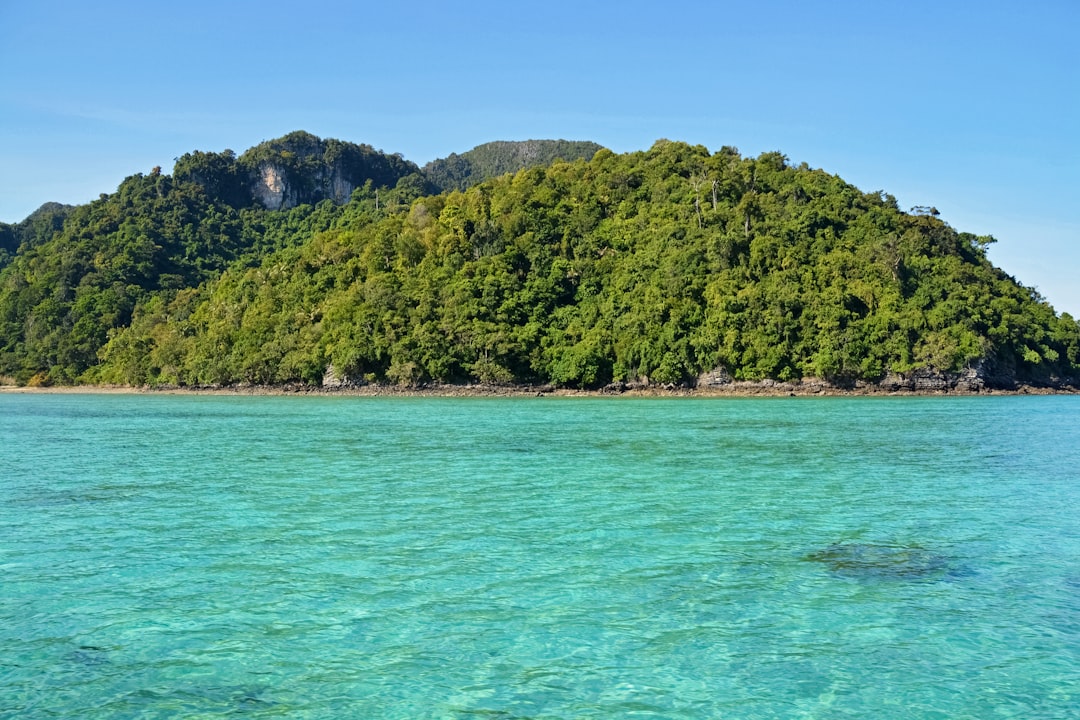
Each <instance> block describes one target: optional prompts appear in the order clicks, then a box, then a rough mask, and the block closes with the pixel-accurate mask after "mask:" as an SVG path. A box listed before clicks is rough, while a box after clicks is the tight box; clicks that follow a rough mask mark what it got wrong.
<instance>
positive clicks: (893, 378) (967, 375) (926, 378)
mask: <svg viewBox="0 0 1080 720" xmlns="http://www.w3.org/2000/svg"><path fill="white" fill-rule="evenodd" d="M879 385H880V386H881V388H882V389H884V390H893V391H896V390H911V391H915V392H948V391H949V390H959V391H961V392H979V391H981V390H984V389H985V388H986V386H987V383H986V378H985V376H984V375H983V371H982V368H981V366H976V367H970V368H966V369H964V370H963V371H961V372H958V373H956V372H944V371H942V370H935V369H933V368H919V369H918V370H912V371H911V372H909V373H889V374H888V375H886V376H885V378H884V379H883V380H882V381H881V382H880V383H879Z"/></svg>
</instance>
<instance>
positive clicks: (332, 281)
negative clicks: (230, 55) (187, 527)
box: [0, 133, 1080, 387]
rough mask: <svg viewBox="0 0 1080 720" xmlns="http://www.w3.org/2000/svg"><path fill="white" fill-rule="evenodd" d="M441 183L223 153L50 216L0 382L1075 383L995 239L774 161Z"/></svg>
mask: <svg viewBox="0 0 1080 720" xmlns="http://www.w3.org/2000/svg"><path fill="white" fill-rule="evenodd" d="M275 168H276V169H275ZM275 178H276V179H277V180H275ZM278 181H280V182H278ZM435 185H436V183H435V182H433V181H432V180H430V179H429V178H428V177H426V176H425V175H424V172H423V171H422V170H420V169H419V168H417V166H416V165H415V164H413V163H410V162H408V161H407V160H405V159H404V158H401V157H400V156H396V155H385V154H383V153H380V152H378V151H375V150H373V149H371V148H370V147H368V146H355V145H351V144H348V143H339V142H338V141H331V140H326V141H323V140H320V139H318V138H314V136H309V135H307V134H295V133H294V134H293V135H292V136H287V137H286V138H283V139H282V140H281V141H271V142H270V143H264V144H262V145H260V146H258V147H257V148H254V149H253V150H251V151H248V152H247V153H244V154H243V155H241V156H239V157H238V156H236V155H234V154H233V153H231V152H225V153H191V154H189V155H185V156H184V157H183V158H180V159H179V160H178V161H177V163H176V167H175V168H174V171H173V173H172V175H168V174H164V173H162V172H161V171H160V169H158V168H155V169H154V170H153V171H151V172H150V173H149V174H146V175H142V174H140V175H134V176H132V177H130V178H128V179H127V180H125V181H124V182H123V183H122V184H121V185H120V187H119V189H118V190H117V191H116V192H115V193H112V194H110V195H103V196H102V197H101V198H100V199H99V200H96V201H94V202H92V203H89V204H87V205H83V206H79V207H75V208H69V209H64V210H62V211H58V212H57V213H54V214H52V215H49V217H50V218H51V219H50V220H49V221H48V222H50V223H52V226H51V227H49V226H48V225H47V223H45V222H44V221H42V222H39V223H38V224H37V225H35V228H36V229H35V230H34V231H33V232H30V231H29V230H27V229H26V228H21V227H19V226H4V227H0V239H3V240H4V242H5V245H4V248H7V249H6V250H2V252H6V253H7V260H6V263H7V264H6V266H5V267H4V268H3V269H2V270H0V375H2V376H4V377H6V378H8V379H10V380H14V381H16V382H19V383H31V384H38V383H50V382H51V383H83V382H91V383H93V382H103V383H126V384H132V385H161V384H168V385H225V384H233V383H263V384H280V383H305V384H309V385H320V384H323V383H324V382H325V383H335V384H336V383H340V382H355V383H362V382H391V383H397V384H403V385H411V384H418V383H424V382H429V381H444V382H472V381H484V382H493V383H551V384H555V385H560V386H569V387H598V386H603V385H606V384H608V383H612V382H619V381H626V382H650V383H654V384H655V383H661V384H667V383H676V384H694V383H696V382H699V381H700V382H705V381H706V379H707V381H708V382H724V381H726V380H727V379H728V378H735V379H750V380H753V379H768V378H774V379H780V380H787V379H798V378H806V377H818V378H825V379H827V380H829V381H832V382H835V383H840V384H847V383H851V382H855V381H860V380H861V381H867V382H884V383H886V384H888V383H890V382H891V383H895V382H896V379H897V378H901V379H903V378H909V379H910V378H912V377H915V376H923V377H925V376H927V375H937V376H940V375H941V374H942V373H952V374H954V375H953V376H954V377H955V376H956V374H962V375H963V377H965V378H966V382H968V384H969V386H972V387H978V386H979V385H984V384H985V385H989V386H995V385H1001V386H1008V385H1011V384H1012V383H1014V382H1016V381H1024V382H1031V383H1035V384H1047V385H1053V384H1062V383H1075V382H1076V379H1077V377H1080V366H1078V362H1080V325H1078V324H1077V322H1076V321H1075V320H1074V319H1073V318H1071V317H1070V316H1068V315H1065V314H1063V315H1056V314H1055V313H1054V311H1053V309H1052V308H1051V307H1050V306H1049V305H1048V304H1047V303H1046V302H1044V301H1043V300H1042V298H1040V297H1039V296H1038V294H1037V293H1036V292H1034V291H1033V290H1031V289H1028V288H1025V287H1023V286H1022V285H1020V284H1018V283H1017V282H1016V281H1015V280H1014V279H1013V278H1011V277H1010V276H1009V275H1008V274H1007V273H1005V272H1004V271H1002V270H999V269H997V268H995V267H994V266H993V265H991V264H990V263H989V262H988V261H987V259H986V255H985V247H986V245H987V243H990V242H992V241H993V239H992V238H990V237H976V236H974V235H972V234H970V233H965V232H960V231H958V230H955V229H953V228H952V227H950V226H949V225H947V224H946V223H944V222H942V221H941V220H940V219H939V218H938V217H937V216H936V214H935V213H934V212H932V211H924V210H916V211H912V212H904V211H902V210H900V209H899V208H898V207H897V204H896V202H895V200H894V199H893V198H892V197H890V196H889V195H887V194H885V193H880V192H870V193H867V192H863V191H861V190H859V189H857V188H855V187H853V186H851V185H849V184H847V183H845V182H844V181H843V180H841V179H840V178H838V177H836V176H835V175H831V174H829V173H826V172H824V171H822V170H816V169H811V168H809V167H807V166H805V165H801V166H797V167H793V166H792V165H791V164H790V163H789V162H788V160H787V159H786V158H785V157H784V156H783V155H781V154H779V153H766V154H763V155H761V156H759V157H756V158H748V157H742V156H741V155H740V154H739V153H738V152H737V151H736V150H734V149H732V148H722V149H720V150H719V151H717V152H715V153H710V152H709V151H708V150H707V149H706V148H704V147H701V146H690V145H686V144H683V143H677V142H668V141H658V142H657V143H656V144H655V145H654V146H653V147H652V148H651V149H649V150H648V151H643V152H635V153H629V154H624V155H616V154H614V153H612V152H610V151H607V150H600V151H598V152H596V153H595V154H593V155H592V156H591V157H590V159H587V160H586V159H577V160H574V161H573V162H563V161H557V162H554V163H553V164H550V165H540V166H535V167H531V168H529V169H525V170H522V171H519V172H517V173H516V174H513V175H501V176H498V177H493V178H491V179H488V180H486V181H484V182H482V183H479V184H477V185H473V186H471V187H469V188H468V189H467V190H465V191H461V190H451V191H448V192H444V193H442V194H437V195H435V194H430V193H431V192H432V191H433V188H434V186H435ZM258 187H264V188H268V189H269V190H268V192H270V191H272V192H273V193H275V194H274V195H272V196H270V197H271V202H266V201H265V198H260V197H259V196H258V193H257V189H258ZM346 187H349V188H350V189H349V192H348V193H342V192H340V191H342V190H343V189H344V188H346ZM274 198H277V199H278V200H279V201H280V202H278V203H277V205H276V206H275V203H274V202H273V199H274ZM282 198H291V199H290V200H288V201H287V202H286V201H281V200H282ZM318 198H324V199H321V200H318V201H317V202H314V203H312V202H310V200H316V199H318ZM337 200H340V201H341V202H340V204H339V202H337ZM292 202H295V203H296V204H295V205H292V204H291V203H292ZM46 214H47V213H46ZM43 217H44V216H43ZM40 219H41V218H39V220H40ZM16 231H17V232H16ZM5 233H6V234H5ZM24 236H32V238H33V239H32V241H27V240H26V239H25V237H24ZM16 239H18V240H19V242H18V244H17V245H15V244H14V241H15V240H16ZM12 250H14V252H12Z"/></svg>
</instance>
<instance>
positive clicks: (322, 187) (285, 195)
mask: <svg viewBox="0 0 1080 720" xmlns="http://www.w3.org/2000/svg"><path fill="white" fill-rule="evenodd" d="M238 164H239V165H240V166H241V167H242V168H243V170H242V173H243V175H244V176H245V177H246V178H247V183H248V189H249V190H250V193H251V196H252V197H254V199H255V200H256V201H257V202H258V203H259V204H260V205H262V206H263V207H265V208H267V209H269V210H288V209H290V208H294V207H296V206H297V205H301V204H304V203H307V204H311V205H314V204H316V203H318V202H321V201H323V200H332V201H333V202H335V203H338V204H342V203H346V202H348V201H349V199H350V198H351V197H352V194H353V191H354V190H356V188H358V187H362V186H364V184H365V183H367V182H370V183H371V184H372V186H373V187H375V188H380V187H394V186H395V185H397V183H398V181H399V180H401V179H402V178H403V177H406V176H409V175H413V174H418V173H419V172H420V168H419V167H417V165H416V164H415V163H411V162H409V161H407V160H405V159H404V158H402V157H401V156H400V155H396V154H394V155H388V154H386V153H384V152H381V151H379V150H375V149H374V148H373V147H371V146H370V145H357V144H355V143H348V142H343V141H341V140H323V139H321V138H318V137H315V136H314V135H311V134H310V133H305V132H294V133H290V134H288V135H286V136H285V137H283V138H279V139H277V140H271V141H269V142H265V143H262V144H261V145H257V146H256V147H254V148H252V149H250V150H248V151H247V152H245V153H244V154H243V155H242V156H241V157H240V158H239V161H238Z"/></svg>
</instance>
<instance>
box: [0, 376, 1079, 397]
mask: <svg viewBox="0 0 1080 720" xmlns="http://www.w3.org/2000/svg"><path fill="white" fill-rule="evenodd" d="M34 393H38V394H72V395H75V394H97V395H208V396H230V395H235V396H281V397H290V396H325V397H431V398H436V397H445V398H456V397H461V398H465V397H636V398H678V397H685V398H739V397H762V398H766V397H889V396H897V397H933V396H980V395H982V396H987V395H997V396H1000V395H1080V388H1077V387H1075V386H1071V385H1058V386H1042V385H1028V384H1023V383H1020V384H1017V385H1016V386H1015V387H1012V388H995V387H978V386H963V385H961V386H959V387H958V386H951V387H950V386H940V387H896V386H895V385H887V384H883V383H864V382H857V383H853V384H851V385H850V386H841V385H836V384H833V383H829V382H825V381H822V380H819V379H817V378H807V379H804V380H802V381H796V382H780V381H773V380H764V381H735V382H731V383H726V384H724V385H713V386H707V387H689V386H671V385H669V386H664V385H644V384H640V383H637V384H634V383H612V384H611V385H608V386H606V387H603V388H598V389H588V390H586V389H578V388H566V387H554V386H551V385H492V384H485V383H476V384H453V383H429V384H424V385H418V386H410V387H406V386H399V385H388V384H375V383H373V384H367V385H349V386H341V387H313V386H309V385H303V384H299V383H296V384H285V385H248V384H237V385H226V386H209V385H208V386H183V387H179V386H164V385H163V386H155V387H150V386H135V385H50V386H37V387H32V386H25V385H8V384H0V394H34Z"/></svg>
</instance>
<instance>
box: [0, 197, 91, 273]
mask: <svg viewBox="0 0 1080 720" xmlns="http://www.w3.org/2000/svg"><path fill="white" fill-rule="evenodd" d="M73 209H74V206H73V205H62V204H60V203H57V202H47V203H45V204H44V205H42V206H41V207H39V208H38V209H37V210H35V211H34V212H32V213H30V214H29V215H27V216H26V219H25V220H23V221H22V222H19V223H15V224H14V225H9V224H8V223H0V268H3V267H4V266H5V265H7V264H8V262H10V261H11V258H12V257H14V256H15V253H16V252H18V250H19V247H20V246H21V245H23V244H24V243H25V244H26V245H27V246H28V247H32V246H34V245H40V244H41V243H43V242H45V241H46V240H48V239H49V238H51V237H52V236H53V233H55V232H56V231H58V230H59V229H60V228H61V227H63V225H64V218H66V217H67V215H68V213H70V212H71V211H72V210H73Z"/></svg>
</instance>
